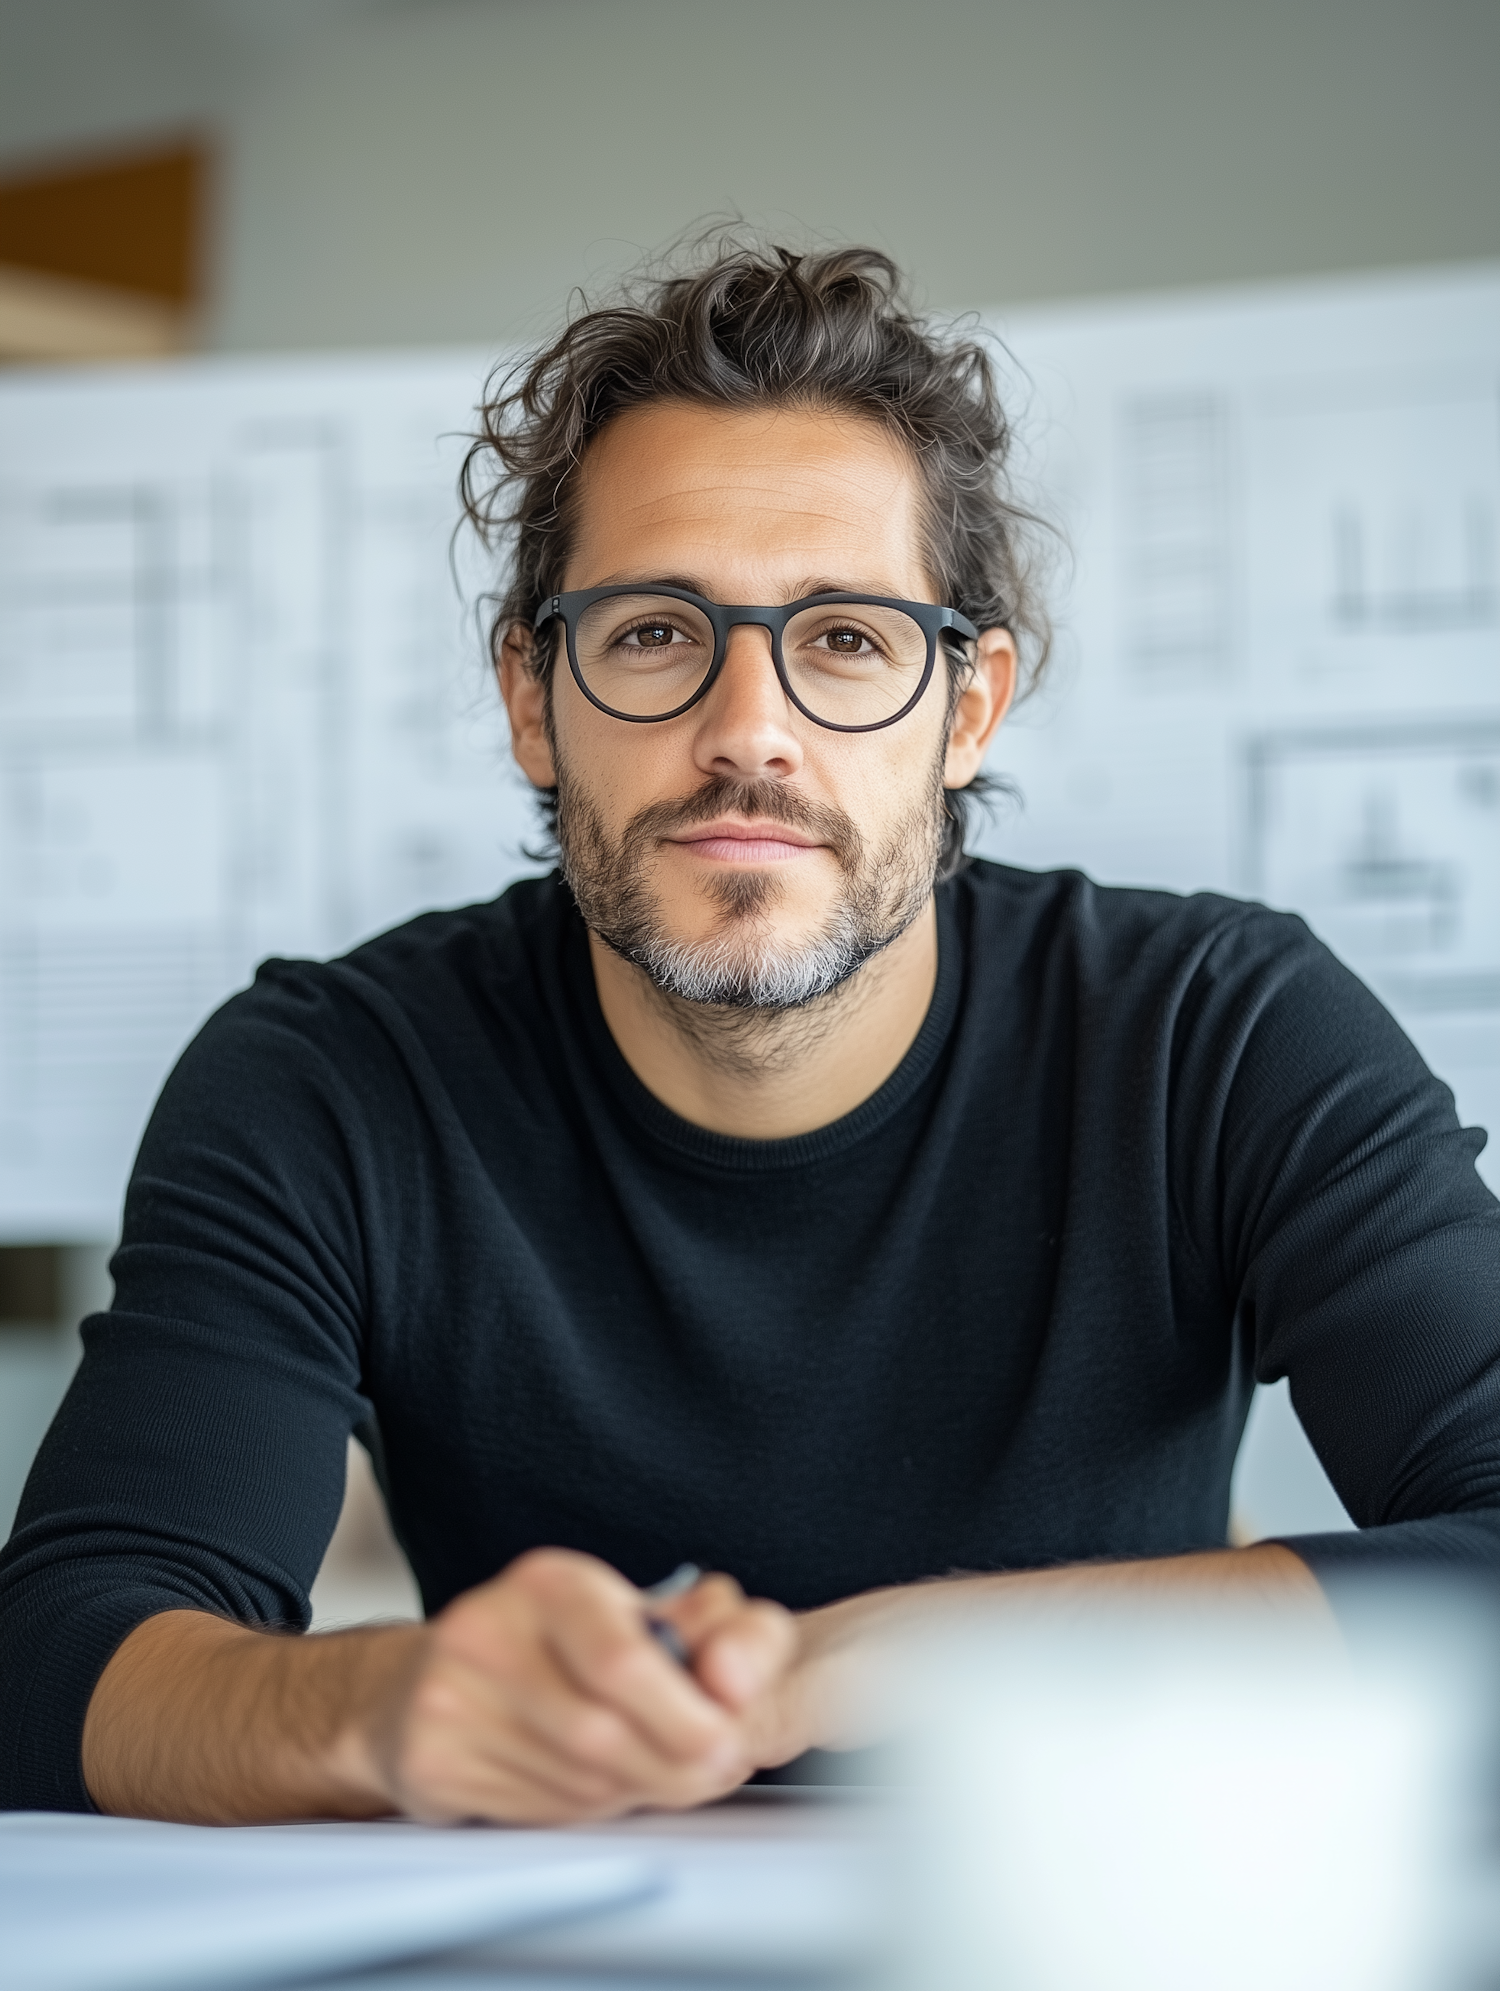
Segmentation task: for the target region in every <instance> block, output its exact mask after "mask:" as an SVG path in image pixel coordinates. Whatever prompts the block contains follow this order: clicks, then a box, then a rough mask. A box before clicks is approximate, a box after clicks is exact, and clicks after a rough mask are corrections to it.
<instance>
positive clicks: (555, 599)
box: [531, 581, 979, 733]
mask: <svg viewBox="0 0 1500 1991" xmlns="http://www.w3.org/2000/svg"><path fill="white" fill-rule="evenodd" d="M612 595H613V596H616V597H619V598H622V599H623V598H627V597H629V596H631V595H636V596H639V595H651V596H661V597H665V598H666V599H667V600H668V601H681V602H686V603H687V604H688V606H689V607H690V608H697V609H701V610H702V612H703V614H704V615H705V616H706V617H707V619H708V622H709V625H710V627H711V628H712V629H713V632H714V654H713V660H712V662H711V663H710V664H709V667H708V670H707V672H706V673H705V674H704V678H703V682H702V684H700V685H699V687H698V689H697V690H696V691H695V692H694V693H693V695H692V697H691V698H689V699H685V700H684V701H683V703H682V704H681V705H678V706H674V707H673V709H672V710H671V711H670V712H617V711H616V710H615V708H614V707H613V706H612V705H606V704H605V703H604V700H603V699H602V698H599V697H596V695H595V694H594V693H593V692H592V691H590V690H589V687H588V685H587V684H586V683H585V681H584V676H583V671H582V669H581V667H580V665H579V662H578V652H577V649H576V648H575V645H574V629H575V626H576V623H577V620H578V617H579V616H580V615H582V614H583V612H584V610H585V609H587V608H591V607H592V606H593V604H594V603H595V602H596V601H607V600H608V599H609V598H610V597H611V596H612ZM860 603H865V604H867V605H868V606H869V607H871V608H893V609H900V610H901V611H902V612H903V613H904V614H906V615H908V616H910V617H911V619H912V621H913V622H915V623H916V624H917V626H918V628H920V629H921V631H922V633H923V634H924V635H925V636H926V638H927V664H926V667H925V669H924V670H923V672H922V678H921V682H920V683H919V684H918V686H917V688H916V690H915V691H914V692H913V693H912V695H911V697H910V698H908V699H907V701H906V703H905V704H904V705H903V706H902V707H901V710H900V711H899V712H893V713H892V714H891V715H890V717H889V718H888V719H872V720H870V721H868V722H867V723H866V724H864V725H861V726H846V725H843V724H841V723H840V722H839V721H838V720H836V719H820V718H819V717H818V715H817V713H816V712H813V711H810V710H809V708H808V707H807V706H806V705H804V704H803V702H802V700H801V699H800V698H799V697H798V696H797V694H796V692H795V691H794V690H793V689H792V684H791V680H790V678H789V677H788V676H787V669H786V660H785V658H784V657H783V656H782V654H781V638H782V635H783V633H784V631H785V629H786V626H787V624H788V623H789V622H790V621H791V620H792V618H793V617H794V616H797V615H800V614H802V612H803V610H804V609H809V608H822V607H828V608H838V607H840V606H841V605H845V606H851V607H853V606H857V605H859V604H860ZM553 621H560V622H561V623H562V626H563V634H564V638H565V647H566V649H567V652H568V668H569V670H571V672H572V673H573V682H574V683H575V684H576V685H577V686H578V689H579V690H580V691H581V692H582V693H583V695H584V697H585V698H586V699H587V700H588V702H589V703H590V705H593V706H596V707H597V708H598V709H599V711H601V712H604V713H607V714H608V715H609V717H610V718H611V719H622V720H624V721H625V723H626V724H627V725H630V726H659V725H661V724H662V723H663V722H664V721H666V720H668V719H680V718H681V717H682V715H683V713H684V712H691V711H692V709H693V707H694V706H695V705H696V704H697V703H698V701H699V699H700V698H703V697H706V696H707V694H708V693H709V692H710V691H711V690H712V689H713V687H714V685H715V683H716V682H717V680H718V678H719V675H720V673H721V672H722V671H723V669H724V660H725V658H726V657H727V656H728V654H729V633H730V631H731V630H732V629H738V628H741V627H743V626H745V625H750V626H752V627H754V628H757V629H765V630H768V631H769V632H770V637H771V662H772V664H773V665H774V666H775V670H776V676H777V678H778V679H779V680H780V683H781V688H782V690H783V691H784V692H785V693H786V695H787V697H788V698H789V699H790V700H791V702H792V704H793V705H794V706H795V707H796V708H797V710H798V711H799V712H800V713H801V714H802V716H803V718H804V719H810V720H811V721H812V723H813V724H814V725H815V726H822V727H823V728H824V729H825V731H827V732H830V733H878V732H881V731H883V730H884V728H885V727H887V726H894V725H895V724H896V723H897V721H898V720H901V719H904V718H905V717H906V716H907V714H908V713H909V712H911V711H912V710H913V709H914V708H915V707H916V705H917V704H918V703H919V702H920V700H921V698H922V694H923V693H924V692H925V691H926V689H927V687H928V685H929V684H930V683H931V682H932V673H933V671H934V669H935V668H936V665H937V652H938V639H939V638H940V637H941V636H942V634H943V632H944V631H945V630H949V629H951V630H953V631H954V632H955V634H957V635H958V636H961V637H962V638H963V639H964V641H965V642H969V643H977V642H978V640H979V631H978V629H977V628H976V627H975V626H974V624H973V623H972V622H970V620H969V618H968V617H967V616H966V615H960V614H959V612H958V610H957V609H956V608H940V607H938V606H936V605H935V604H934V603H932V602H929V601H902V600H901V599H900V598H899V597H898V596H895V595H863V594H845V593H835V594H821V595H803V596H802V597H801V599H800V600H798V601H792V602H788V603H787V604H786V606H785V607H784V608H762V607H753V606H750V605H748V604H745V603H739V604H735V605H730V604H729V603H726V602H716V601H710V600H709V599H708V597H707V596H706V595H698V594H694V593H693V592H692V590H691V589H690V588H676V587H670V586H667V585H664V584H663V585H658V584H656V583H653V582H650V581H635V582H613V583H611V584H610V585H608V586H606V587H602V588H573V589H570V590H569V591H568V592H566V593H564V594H555V595H549V596H548V597H547V599H546V600H545V601H544V602H543V603H542V605H541V607H540V608H539V609H538V610H537V612H536V614H535V615H534V616H533V617H532V622H531V628H532V633H533V635H539V634H540V633H541V631H542V629H543V628H544V626H545V625H546V624H547V623H549V622H553Z"/></svg>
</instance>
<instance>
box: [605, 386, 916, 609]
mask: <svg viewBox="0 0 1500 1991" xmlns="http://www.w3.org/2000/svg"><path fill="white" fill-rule="evenodd" d="M921 495H922V494H921V486H920V480H919V477H918V474H917V471H916V468H915V465H914V463H913V461H912V458H911V457H910V456H909V455H908V453H907V451H906V450H905V448H904V447H903V446H902V444H901V443H900V441H899V440H898V439H897V438H896V437H894V436H892V435H891V434H890V433H889V432H888V431H887V430H885V429H884V428H882V427H881V426H880V425H879V424H878V423H876V422H874V421H870V420H867V419H864V418H862V417H860V416H858V415H851V414H845V413H839V412H834V411H829V410H824V409H806V408H755V409H744V410H729V409H720V408H704V407H699V406H696V405H694V404H691V403H686V402H680V401H661V402H653V403H651V404H649V405H648V406H646V407H642V408H633V409H630V410H629V411H628V412H627V413H625V414H623V415H619V416H616V418H615V419H614V421H612V422H611V423H610V424H609V426H608V427H607V428H606V429H605V430H604V431H603V433H602V434H601V435H600V436H599V437H598V438H597V439H596V440H595V441H594V442H593V443H592V444H591V445H590V448H589V451H588V453H587V455H586V456H585V458H584V460H583V463H582V465H581V467H580V470H579V477H578V490H577V499H576V511H575V515H574V534H573V546H572V553H571V556H570V559H569V562H568V576H567V585H568V586H569V587H590V586H597V585H600V584H602V583H604V582H607V581H611V580H615V579H635V578H644V577H646V576H648V575H649V576H655V577H657V578H660V579H666V578H667V577H668V576H679V577H682V578H694V579H698V580H701V581H702V583H703V584H704V586H705V590H706V591H708V592H711V593H714V594H716V595H717V596H718V597H719V599H721V600H735V599H737V600H740V601H750V600H755V599H758V598H759V597H757V596H756V595H754V594H748V593H744V592H735V593H730V592H726V590H728V589H730V588H733V589H737V590H738V589H743V588H745V587H748V586H750V585H751V584H752V583H755V582H757V581H760V582H763V584H764V585H765V586H767V587H774V588H777V589H778V590H780V591H782V592H784V591H785V589H786V587H787V586H788V585H791V586H796V585H798V584H800V582H801V581H802V580H807V579H811V580H815V581H817V582H819V583H821V584H828V585H833V584H838V585H848V586H853V587H869V588H871V589H872V591H877V592H880V593H887V594H901V595H906V596H908V597H920V596H922V595H927V594H930V592H931V590H930V588H929V586H928V582H927V578H926V574H925V571H924V563H923V558H922V550H921V544H920V523H921V518H920V501H921ZM766 598H768V599H774V598H775V596H774V595H772V596H769V597H766Z"/></svg>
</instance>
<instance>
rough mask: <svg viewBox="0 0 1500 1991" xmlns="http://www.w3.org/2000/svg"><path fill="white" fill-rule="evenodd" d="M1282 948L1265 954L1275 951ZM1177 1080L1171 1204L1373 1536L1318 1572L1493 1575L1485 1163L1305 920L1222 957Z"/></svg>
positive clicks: (1220, 950)
mask: <svg viewBox="0 0 1500 1991" xmlns="http://www.w3.org/2000/svg"><path fill="white" fill-rule="evenodd" d="M1268 930H1270V931H1272V932H1274V934H1275V938H1274V941H1273V943H1272V944H1271V945H1270V946H1269V947H1268V946H1267V944H1266V935H1267V931H1268ZM1203 979H1204V981H1205V984H1206V992H1204V993H1203V994H1202V1000H1203V1003H1204V1007H1205V1013H1206V1015H1208V1016H1209V1017H1211V1021H1212V1027H1211V1028H1209V1029H1207V1030H1202V1029H1201V1028H1198V1027H1197V1019H1194V1018H1192V1017H1191V1013H1190V1012H1189V1015H1188V1018H1187V1021H1188V1024H1189V1028H1190V1030H1191V1032H1192V1034H1193V1035H1195V1036H1196V1037H1197V1038H1198V1039H1199V1040H1200V1041H1199V1044H1198V1049H1197V1050H1196V1051H1194V1052H1192V1053H1189V1054H1188V1055H1187V1057H1186V1058H1185V1060H1184V1075H1185V1077H1186V1078H1187V1081H1188V1082H1187V1083H1185V1084H1184V1085H1183V1086H1182V1088H1181V1096H1180V1100H1179V1106H1178V1113H1179V1122H1180V1123H1181V1122H1182V1120H1183V1118H1184V1116H1185V1115H1186V1114H1187V1113H1188V1111H1189V1102H1193V1103H1194V1105H1195V1106H1196V1108H1197V1110H1198V1111H1199V1112H1200V1113H1201V1119H1200V1120H1199V1123H1198V1125H1197V1126H1196V1127H1190V1126H1188V1125H1186V1124H1180V1136H1181V1141H1182V1149H1183V1152H1184V1153H1189V1154H1191V1155H1192V1156H1193V1157H1194V1164H1193V1168H1192V1171H1191V1174H1190V1176H1189V1177H1188V1179H1185V1180H1181V1181H1180V1183H1179V1192H1178V1193H1179V1195H1180V1196H1181V1197H1182V1199H1183V1202H1184V1204H1185V1205H1187V1206H1188V1208H1189V1209H1190V1210H1191V1228H1192V1231H1193V1233H1194V1235H1195V1236H1196V1237H1198V1238H1199V1239H1200V1240H1206V1241H1207V1251H1208V1254H1211V1255H1212V1256H1213V1258H1214V1259H1215V1261H1216V1264H1217V1269H1218V1274H1219V1277H1220V1278H1221V1279H1222V1282H1223V1286H1224V1290H1225V1293H1226V1295H1227V1296H1228V1299H1229V1302H1230V1304H1232V1305H1233V1306H1235V1307H1236V1308H1237V1309H1238V1311H1239V1318H1240V1323H1241V1327H1242V1330H1243V1331H1244V1332H1245V1333H1246V1334H1247V1335H1248V1336H1249V1337H1250V1339H1251V1341H1252V1345H1253V1349H1254V1363H1255V1374H1256V1378H1257V1380H1259V1381H1260V1382H1274V1381H1277V1380H1279V1379H1280V1378H1281V1377H1283V1376H1286V1377H1289V1378H1290V1387H1291V1395H1292V1402H1293V1405H1294V1406H1295V1408H1296V1411H1297V1415H1298V1417H1299V1418H1300V1420H1301V1422H1302V1424H1303V1427H1304V1429H1305V1430H1306V1432H1307V1434H1308V1437H1309V1438H1310V1439H1311V1441H1312V1444H1313V1446H1314V1448H1315V1450H1316V1451H1317V1453H1318V1456H1319V1458H1320V1459H1321V1460H1322V1462H1323V1465H1324V1467H1325V1469H1326V1471H1327V1472H1328V1475H1329V1478H1330V1479H1331V1480H1332V1482H1333V1484H1334V1486H1335V1488H1336V1489H1337V1491H1338V1494H1339V1497H1340V1499H1341V1500H1342V1501H1343V1502H1344V1505H1345V1506H1346V1507H1347V1508H1348V1510H1349V1513H1350V1514H1351V1516H1352V1517H1353V1519H1354V1520H1355V1521H1356V1522H1357V1524H1358V1529H1359V1532H1357V1533H1349V1534H1334V1535H1319V1536H1306V1537H1301V1538H1291V1539H1290V1546H1292V1547H1293V1548H1295V1549H1296V1550H1297V1551H1298V1552H1299V1553H1300V1554H1301V1555H1303V1556H1304V1557H1305V1558H1306V1560H1307V1561H1308V1562H1309V1563H1310V1564H1311V1565H1312V1567H1313V1568H1314V1569H1315V1570H1318V1571H1320V1572H1325V1573H1329V1574H1332V1573H1333V1572H1334V1571H1336V1570H1341V1569H1345V1568H1348V1567H1350V1566H1356V1567H1361V1566H1363V1567H1371V1566H1375V1565H1379V1564H1384V1563H1390V1562H1394V1561H1409V1560H1413V1559H1416V1560H1421V1561H1423V1562H1426V1563H1429V1564H1430V1563H1433V1562H1450V1563H1451V1562H1460V1563H1466V1564H1469V1565H1478V1566H1482V1567H1484V1568H1485V1569H1487V1570H1489V1571H1491V1572H1494V1571H1495V1570H1496V1569H1497V1568H1500V1203H1497V1202H1496V1200H1495V1198H1494V1196H1493V1195H1492V1194H1491V1193H1490V1191H1489V1190H1488V1188H1487V1187H1486V1186H1485V1184H1484V1183H1483V1181H1482V1180H1481V1179H1480V1177H1479V1175H1478V1174H1477V1172H1476V1170H1475V1168H1474V1159H1475V1157H1476V1155H1477V1154H1478V1153H1479V1151H1480V1149H1481V1148H1482V1147H1483V1145H1484V1135H1483V1133H1482V1132H1481V1131H1479V1130H1478V1129H1472V1128H1461V1127H1460V1126H1459V1124H1458V1120H1457V1117H1456V1115H1455V1113H1454V1108H1453V1099H1452V1095H1451V1094H1450V1092H1449V1091H1448V1089H1447V1087H1446V1086H1444V1085H1443V1084H1441V1082H1440V1081H1438V1080H1437V1079H1436V1078H1434V1077H1433V1075H1432V1074H1431V1073H1430V1072H1429V1071H1428V1069H1427V1067H1426V1065H1425V1064H1424V1062H1423V1061H1422V1059H1421V1057H1420V1056H1419V1055H1418V1053H1417V1052H1416V1050H1415V1049H1414V1048H1413V1046H1412V1045H1411V1043H1410V1041H1409V1040H1408V1039H1407V1037H1406V1036H1405V1034H1404V1033H1403V1032H1402V1031H1401V1029H1400V1028H1399V1026H1398V1025H1397V1024H1396V1023H1395V1021H1394V1020H1393V1019H1392V1017H1391V1016H1390V1015H1389V1013H1388V1012H1387V1011H1386V1010H1385V1009H1384V1008H1383V1007H1382V1006H1381V1004H1380V1003H1379V1002H1378V1001H1377V1000H1376V999H1375V997H1374V996H1373V995H1371V993H1370V992H1369V990H1368V989H1366V988H1365V986H1364V985H1363V984H1362V983H1361V982H1360V981H1358V980H1357V979H1356V978H1355V977H1354V976H1353V975H1351V974H1350V973H1349V972H1348V970H1347V969H1345V968H1344V967H1343V966H1342V965H1341V964H1340V963H1339V962H1338V961H1337V960H1335V959H1334V957H1333V956H1332V955H1330V954H1329V953H1328V951H1327V950H1326V949H1325V948H1323V947H1322V946H1321V945H1320V944H1319V943H1317V942H1316V941H1313V940H1312V939H1311V937H1310V936H1309V935H1308V934H1307V933H1306V930H1305V928H1303V926H1302V923H1301V922H1300V921H1297V920H1290V919H1285V920H1283V919H1276V920H1274V922H1273V921H1271V920H1270V919H1268V917H1267V916H1264V915H1259V914H1254V913H1252V914H1250V915H1249V916H1248V917H1246V918H1245V919H1244V920H1241V921H1237V922H1236V923H1235V925H1234V926H1233V927H1232V928H1231V930H1230V931H1229V932H1228V933H1227V934H1226V935H1225V936H1224V937H1223V938H1222V939H1221V940H1220V941H1219V943H1218V945H1217V946H1216V948H1215V949H1214V950H1213V952H1212V955H1211V957H1210V960H1209V962H1208V964H1207V970H1206V975H1205V977H1204V978H1203Z"/></svg>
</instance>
